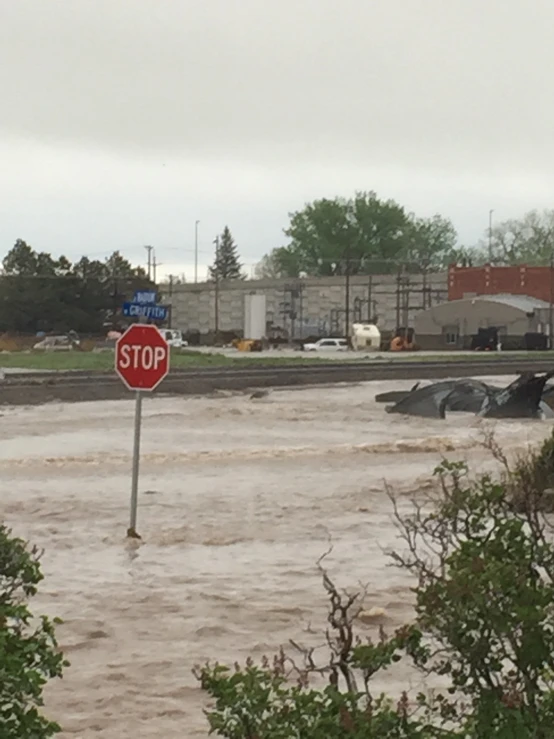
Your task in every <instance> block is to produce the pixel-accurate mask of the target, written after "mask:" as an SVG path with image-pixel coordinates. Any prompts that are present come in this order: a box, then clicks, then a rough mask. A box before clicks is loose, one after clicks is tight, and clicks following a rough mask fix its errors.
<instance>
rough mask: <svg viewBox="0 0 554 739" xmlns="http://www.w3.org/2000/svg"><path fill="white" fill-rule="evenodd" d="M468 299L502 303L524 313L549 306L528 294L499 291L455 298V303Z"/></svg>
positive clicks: (544, 301)
mask: <svg viewBox="0 0 554 739" xmlns="http://www.w3.org/2000/svg"><path fill="white" fill-rule="evenodd" d="M468 300H481V301H488V302H492V303H502V304H503V305H507V306H509V307H510V308H516V309H517V310H521V311H523V312H524V313H532V312H533V311H535V310H544V309H545V308H550V303H547V302H546V300H540V299H539V298H533V297H531V296H530V295H510V294H508V293H500V294H498V295H475V296H473V297H471V298H462V300H459V301H458V300H455V301H453V302H455V303H458V302H459V303H462V302H464V303H465V302H467V301H468Z"/></svg>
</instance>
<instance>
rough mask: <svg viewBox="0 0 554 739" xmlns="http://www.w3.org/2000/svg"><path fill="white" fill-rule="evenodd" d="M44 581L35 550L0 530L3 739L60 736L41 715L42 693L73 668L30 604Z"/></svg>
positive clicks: (48, 623) (0, 710)
mask: <svg viewBox="0 0 554 739" xmlns="http://www.w3.org/2000/svg"><path fill="white" fill-rule="evenodd" d="M42 579H43V575H42V572H41V568H40V564H39V553H38V551H37V549H36V548H28V546H27V544H26V543H25V542H24V541H22V540H21V539H18V538H15V537H13V536H12V535H11V532H10V531H9V530H8V529H7V528H6V527H5V526H4V525H0V737H2V739H47V737H52V736H54V735H55V734H57V733H59V732H60V731H61V729H60V727H59V726H58V725H57V724H56V723H54V722H52V721H49V720H48V719H47V718H45V717H44V716H42V714H41V713H40V710H39V709H40V708H41V707H42V705H43V700H42V691H43V688H44V685H45V684H46V683H47V681H48V680H49V679H50V678H54V677H61V676H62V671H63V668H64V667H65V666H66V665H67V664H68V663H67V662H66V661H65V660H64V658H63V654H62V653H61V652H60V651H59V650H58V645H57V642H56V637H55V633H54V624H55V623H56V622H58V621H57V620H55V621H50V620H49V619H48V618H46V616H42V617H40V618H39V619H36V618H34V617H33V615H32V613H31V612H30V610H29V608H28V605H27V601H28V599H29V598H31V597H32V596H34V595H35V594H36V592H37V586H38V584H39V583H40V581H41V580H42Z"/></svg>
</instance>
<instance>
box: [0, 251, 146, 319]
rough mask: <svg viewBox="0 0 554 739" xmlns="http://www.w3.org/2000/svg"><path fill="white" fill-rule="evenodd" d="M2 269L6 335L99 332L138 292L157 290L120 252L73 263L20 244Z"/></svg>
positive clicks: (1, 313)
mask: <svg viewBox="0 0 554 739" xmlns="http://www.w3.org/2000/svg"><path fill="white" fill-rule="evenodd" d="M2 264H3V268H4V270H3V275H2V277H0V331H14V332H21V333H29V332H33V333H34V332H36V331H39V330H43V331H52V330H53V331H60V332H61V331H69V330H71V329H73V330H74V331H81V332H93V333H94V332H99V331H102V326H103V323H104V322H105V321H107V320H109V319H110V317H112V316H113V314H114V312H115V311H116V310H118V309H119V308H120V307H121V304H122V302H123V301H124V300H125V299H129V298H130V297H131V295H132V293H133V291H134V290H138V289H140V288H143V287H147V286H151V285H152V283H150V282H149V280H148V278H147V277H146V275H145V272H144V270H143V269H142V268H141V267H133V266H132V265H131V264H130V263H129V262H128V261H127V260H126V259H124V258H123V257H122V256H121V254H120V253H119V252H114V254H112V255H111V256H110V257H109V258H108V259H106V260H105V261H104V262H101V261H98V260H92V261H91V260H89V259H87V257H83V258H82V259H80V260H79V261H78V262H76V263H75V264H71V262H69V260H68V259H66V257H64V256H61V257H60V258H59V259H57V260H56V259H54V258H53V257H52V256H51V255H50V254H46V253H45V252H35V251H34V250H33V249H32V248H31V247H30V246H29V245H28V244H26V243H25V241H22V240H21V239H18V240H17V241H16V243H15V245H14V247H13V248H12V249H11V251H10V252H9V253H8V254H7V255H6V257H5V258H4V260H3V263H2Z"/></svg>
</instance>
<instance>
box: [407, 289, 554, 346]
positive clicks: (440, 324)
mask: <svg viewBox="0 0 554 739" xmlns="http://www.w3.org/2000/svg"><path fill="white" fill-rule="evenodd" d="M491 326H495V327H497V328H499V329H500V336H501V340H502V341H503V343H506V340H508V341H510V342H514V341H516V340H517V339H522V338H523V336H524V334H526V333H527V332H536V331H542V332H544V333H547V332H548V309H536V310H535V311H534V316H533V317H528V316H527V314H526V313H525V311H523V310H520V309H519V308H515V307H512V306H510V305H507V304H505V303H498V302H493V301H487V300H486V299H480V298H474V299H469V300H456V301H451V302H447V303H443V304H442V305H437V306H433V307H432V308H429V309H428V310H426V311H421V312H420V313H418V315H417V316H416V318H415V332H416V341H417V343H418V344H419V345H420V346H421V348H422V349H461V348H467V347H468V346H469V344H470V343H471V337H472V336H473V335H475V334H476V333H477V331H478V329H480V328H488V327H491ZM453 336H457V340H456V341H455V342H454V341H453Z"/></svg>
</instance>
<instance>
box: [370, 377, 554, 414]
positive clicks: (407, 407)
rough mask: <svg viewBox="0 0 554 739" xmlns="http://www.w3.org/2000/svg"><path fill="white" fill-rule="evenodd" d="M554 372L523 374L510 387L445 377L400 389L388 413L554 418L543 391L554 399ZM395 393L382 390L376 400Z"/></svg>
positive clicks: (387, 408)
mask: <svg viewBox="0 0 554 739" xmlns="http://www.w3.org/2000/svg"><path fill="white" fill-rule="evenodd" d="M553 376H554V371H553V372H547V373H545V374H543V375H535V374H534V373H533V372H525V373H522V374H521V375H520V376H519V377H518V378H517V379H516V380H514V382H512V383H510V385H508V387H506V388H500V387H495V386H493V385H488V384H487V383H485V382H481V381H479V380H472V379H467V380H465V379H464V380H443V381H441V382H435V383H433V384H431V385H426V386H424V387H419V384H418V385H415V386H414V387H413V388H412V389H411V390H409V391H398V394H397V395H396V396H393V397H394V399H395V401H396V402H395V403H394V405H390V406H387V407H386V409H385V410H386V411H387V413H401V414H405V415H411V416H421V417H423V418H445V417H446V411H458V412H466V413H475V414H477V415H479V416H481V417H484V418H553V417H554V411H553V410H552V409H551V407H550V406H549V405H548V404H547V403H546V402H544V400H543V397H542V396H543V393H548V395H549V396H550V395H551V394H552V398H550V397H549V400H550V402H553V401H554V389H553V388H546V383H547V381H548V380H549V379H550V378H551V377H553ZM387 395H388V396H389V397H390V396H392V393H388V394H387V393H382V394H381V395H380V396H377V398H376V399H378V400H379V399H381V398H384V396H387Z"/></svg>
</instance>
